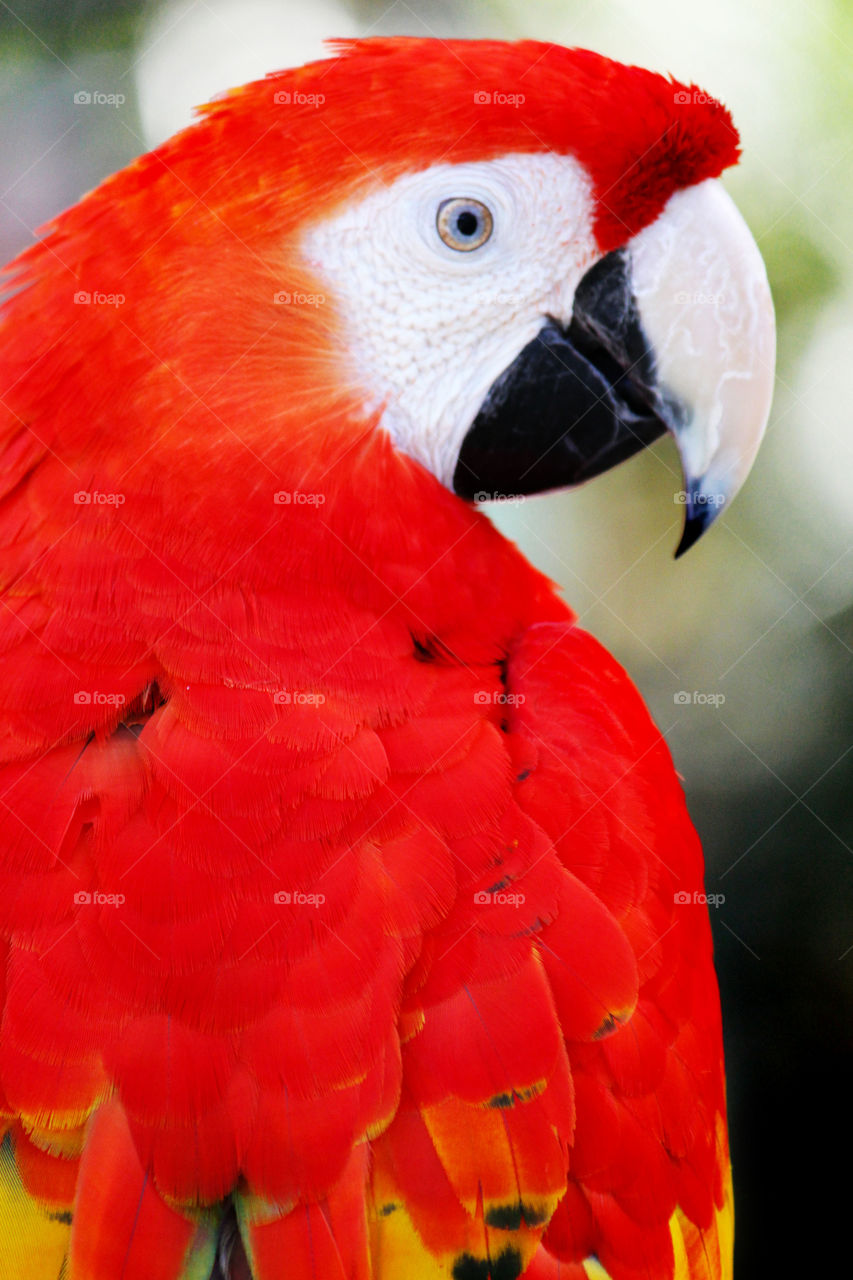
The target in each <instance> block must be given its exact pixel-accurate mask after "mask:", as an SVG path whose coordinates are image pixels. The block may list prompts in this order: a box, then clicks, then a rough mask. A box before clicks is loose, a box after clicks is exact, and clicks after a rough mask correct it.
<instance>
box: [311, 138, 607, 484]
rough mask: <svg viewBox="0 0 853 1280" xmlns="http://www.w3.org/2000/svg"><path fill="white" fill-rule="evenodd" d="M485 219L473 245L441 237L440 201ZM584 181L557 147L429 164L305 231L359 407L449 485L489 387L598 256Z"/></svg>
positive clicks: (559, 311) (567, 310)
mask: <svg viewBox="0 0 853 1280" xmlns="http://www.w3.org/2000/svg"><path fill="white" fill-rule="evenodd" d="M453 198H467V199H471V200H475V201H479V202H480V203H481V204H483V205H485V206H486V207H487V209H488V210H489V212H490V213H491V216H492V221H493V227H492V232H491V235H490V236H489V238H488V239H487V240H486V241H485V243H483V244H482V245H481V246H480V247H479V248H476V249H470V250H468V251H462V250H459V249H454V248H451V247H449V246H448V245H447V244H445V242H444V241H443V240H442V238H441V236H440V235H439V231H438V227H437V225H436V218H437V214H438V209H439V206H440V205H441V203H442V201H446V200H449V199H453ZM592 220H593V196H592V188H591V184H590V182H589V179H588V177H587V176H586V173H585V171H584V169H583V167H582V166H581V165H580V164H579V163H578V162H577V161H576V160H573V159H572V158H570V157H568V156H557V155H550V154H518V155H507V156H502V157H501V158H500V159H496V160H489V161H482V162H478V163H471V164H438V165H434V166H433V167H432V168H429V169H426V170H423V171H422V172H420V173H413V174H407V175H405V176H404V177H402V178H398V179H397V180H396V181H395V182H393V183H391V184H389V185H388V186H386V187H382V188H380V189H378V190H374V191H371V192H370V194H369V195H367V196H366V197H364V199H362V200H361V201H359V202H358V203H354V204H350V205H347V206H346V207H345V208H343V209H342V210H340V211H339V212H338V213H336V214H335V215H334V216H333V217H331V218H329V219H327V220H326V221H325V222H321V223H320V224H319V225H314V226H312V227H311V229H310V231H309V232H308V234H307V235H306V237H305V239H304V241H303V245H302V250H303V255H304V258H305V260H306V262H307V263H308V264H309V265H310V266H311V267H312V269H313V270H314V271H315V273H316V274H317V275H318V276H319V277H320V279H321V280H322V281H323V282H324V283H325V284H326V286H327V287H328V290H329V293H330V294H333V295H334V298H335V301H336V304H337V306H338V309H339V312H340V315H341V316H342V317H343V318H344V320H345V324H346V327H347V336H348V347H349V351H350V353H351V360H352V366H351V367H352V371H353V374H354V376H355V377H356V379H357V380H358V382H359V383H360V384H361V385H362V387H363V388H364V391H365V393H366V397H367V408H368V409H369V410H375V409H377V408H380V407H381V408H382V417H381V422H382V425H383V426H384V428H385V429H386V430H387V431H388V433H389V434H390V436H391V438H392V439H393V440H394V442H395V444H396V445H397V446H398V448H400V449H402V450H403V451H404V452H405V453H407V454H409V455H410V456H411V457H413V458H416V459H417V460H418V461H419V462H421V463H423V465H424V466H426V467H428V468H429V470H430V471H432V472H433V473H434V474H435V475H436V476H438V478H439V479H440V480H441V481H442V482H443V483H444V484H446V485H448V487H450V486H452V481H453V474H454V471H455V469H456V463H457V460H458V457H459V451H460V449H461V446H462V441H463V439H464V437H465V435H466V433H467V432H468V430H469V428H470V427H471V424H472V423H473V421H474V419H475V417H476V416H477V413H478V411H479V409H480V407H481V405H482V404H483V401H484V400H485V398H486V395H487V394H488V391H489V388H490V387H491V386H492V383H493V382H494V381H495V380H496V379H497V378H498V377H499V376H500V374H501V373H503V371H504V370H505V369H506V368H507V366H508V365H510V364H511V363H512V361H513V360H514V359H515V357H516V356H517V355H518V354H519V352H520V351H521V350H522V349H523V348H524V347H525V346H526V345H527V343H528V342H530V341H531V340H532V339H533V338H534V337H535V336H536V334H537V333H538V332H539V330H540V329H541V328H542V325H543V323H544V321H545V319H546V318H547V317H548V316H553V317H554V318H555V319H557V320H560V321H563V322H568V320H569V319H570V318H571V313H572V301H573V298H574V293H575V288H576V287H577V284H578V282H579V280H580V279H581V277H582V276H583V275H584V273H585V272H586V271H587V269H588V268H589V267H590V266H591V265H592V263H593V262H594V261H595V260H596V259H597V258H598V257H600V256H601V255H600V250H599V249H598V247H597V245H596V243H595V239H594V236H593V230H592Z"/></svg>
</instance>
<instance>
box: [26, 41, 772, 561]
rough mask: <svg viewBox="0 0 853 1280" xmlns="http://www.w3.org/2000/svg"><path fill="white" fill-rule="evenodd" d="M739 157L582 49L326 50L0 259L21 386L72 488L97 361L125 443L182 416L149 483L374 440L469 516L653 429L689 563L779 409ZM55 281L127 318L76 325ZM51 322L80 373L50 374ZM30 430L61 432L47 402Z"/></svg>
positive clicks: (222, 103)
mask: <svg viewBox="0 0 853 1280" xmlns="http://www.w3.org/2000/svg"><path fill="white" fill-rule="evenodd" d="M737 157H738V136H737V133H736V131H735V129H734V126H733V124H732V121H731V118H730V116H729V114H728V112H727V111H726V109H725V108H724V107H722V106H721V105H720V104H719V103H718V102H716V101H714V100H713V99H711V98H709V97H708V96H707V95H706V94H704V93H702V92H701V91H700V90H698V89H697V88H695V87H694V86H685V85H681V84H679V83H677V82H675V81H673V80H671V79H668V78H666V77H664V76H661V75H657V74H654V73H652V72H649V71H645V70H642V69H640V68H636V67H629V66H624V65H621V64H619V63H616V62H613V61H611V60H609V59H607V58H604V57H602V56H599V55H597V54H595V53H590V52H585V51H582V50H577V49H564V48H560V47H557V46H554V45H545V44H539V43H535V42H532V41H523V42H519V43H516V44H506V43H503V42H490V41H475V42H466V41H430V40H418V39H371V40H366V41H357V42H354V43H352V44H347V45H338V46H336V47H335V56H334V57H332V58H330V59H329V60H327V61H323V62H318V63H314V64H311V65H309V66H305V67H301V68H298V69H297V70H294V71H288V72H281V73H277V74H275V75H273V76H271V77H269V78H268V79H266V80H265V81H261V82H256V83H254V84H251V85H247V86H246V87H244V88H243V89H240V90H237V91H235V92H233V93H230V94H228V95H226V96H224V97H222V98H220V99H217V100H216V101H215V102H213V103H212V104H210V105H209V106H208V107H206V108H204V109H203V116H202V119H201V120H200V121H199V122H198V123H196V124H195V125H194V126H192V127H191V128H190V129H188V130H186V131H184V132H183V133H181V134H178V135H177V136H176V137H175V138H174V139H172V140H170V141H169V142H168V143H166V144H164V145H163V146H162V147H160V148H159V149H158V150H157V151H154V152H152V153H150V154H149V155H147V156H144V157H142V158H141V159H140V160H139V161H137V162H136V163H135V164H134V165H131V166H130V167H129V168H128V169H126V170H124V171H123V172H122V173H121V174H119V175H117V176H116V177H114V178H112V179H110V180H109V181H108V182H107V183H105V184H103V185H102V186H101V187H100V188H99V189H98V190H97V191H96V192H94V193H93V194H91V195H90V196H88V197H86V198H85V199H84V200H83V201H81V203H80V204H79V205H78V206H76V207H75V209H74V210H71V211H70V212H69V213H68V214H66V215H63V216H62V217H61V218H60V219H58V220H57V222H56V223H55V224H54V225H53V227H52V229H50V231H49V234H48V235H47V237H46V239H45V240H44V241H43V242H42V244H41V245H37V246H35V247H34V249H32V250H30V251H29V252H28V253H27V254H25V255H23V257H22V258H21V259H19V262H18V264H17V265H16V268H15V269H16V272H17V274H18V276H19V278H20V282H21V283H26V284H29V285H30V288H29V289H27V290H26V291H25V293H26V295H27V297H28V298H29V301H25V300H24V298H22V297H19V298H17V299H15V300H14V301H13V306H16V307H17V308H18V310H17V314H18V315H19V316H21V317H23V314H24V311H25V310H27V309H28V310H29V311H30V314H31V316H36V315H37V316H38V323H39V332H40V333H41V334H42V339H41V341H42V348H41V350H40V352H39V353H38V360H37V361H36V365H35V366H33V361H32V353H31V352H30V351H27V352H26V355H24V353H22V355H21V364H22V367H23V364H24V362H25V359H26V361H28V362H29V363H28V365H27V367H28V368H29V367H33V368H35V372H34V373H32V374H27V375H25V376H24V378H23V380H24V382H25V383H26V381H28V380H29V381H30V382H32V379H33V378H40V379H41V382H40V384H39V385H40V386H47V387H49V388H55V387H56V386H57V385H62V386H63V387H69V386H71V385H72V384H73V385H74V386H75V388H76V391H75V401H76V406H77V413H76V422H77V426H76V428H75V427H70V426H68V425H67V423H66V426H65V427H64V436H63V440H62V451H64V452H67V451H68V450H70V451H71V452H72V453H73V451H74V447H75V444H74V442H75V439H76V440H77V442H78V443H79V446H80V450H82V453H81V452H78V454H76V455H75V456H74V459H73V460H72V461H73V467H74V470H75V472H78V473H79V471H80V467H81V457H82V456H83V454H85V453H86V452H87V451H88V454H89V455H92V447H91V441H92V440H93V439H95V438H97V439H99V440H100V444H99V445H98V446H97V448H96V449H95V451H94V455H92V456H95V455H97V456H98V457H103V456H104V454H105V451H107V450H108V448H109V441H110V440H114V439H115V435H116V432H115V421H116V414H117V405H116V403H115V396H116V387H115V377H114V374H112V373H111V376H110V377H109V378H107V377H104V376H99V374H98V362H99V361H100V362H103V363H104V364H106V365H108V366H109V368H110V370H111V371H113V370H115V369H116V368H121V370H122V375H123V384H124V394H125V395H126V397H127V405H126V406H124V411H123V413H122V428H121V432H120V435H121V438H122V441H123V444H124V445H125V446H127V447H128V448H129V447H130V445H129V442H130V441H131V439H132V438H133V436H134V434H136V436H137V440H136V444H137V446H138V448H137V452H138V453H139V454H141V455H144V456H148V455H152V456H153V446H152V437H151V427H150V423H151V422H152V421H162V420H163V418H164V414H165V415H166V416H168V417H170V420H171V419H174V420H175V421H176V422H181V421H182V422H183V424H184V425H183V427H181V428H180V429H178V430H177V431H174V432H173V431H172V430H171V428H170V430H169V431H168V432H162V433H161V437H160V438H158V442H157V449H156V461H157V472H158V474H159V476H160V477H161V478H162V477H163V475H164V474H165V472H166V471H167V470H168V459H169V458H170V457H171V458H172V459H173V460H174V458H176V457H178V456H179V454H180V457H181V459H183V460H185V459H186V456H187V453H188V451H189V452H190V453H191V452H192V451H193V450H194V449H195V450H196V451H197V454H198V457H197V458H196V461H197V463H198V468H199V469H200V470H201V471H204V470H205V468H207V470H208V471H209V470H210V468H211V467H216V465H217V463H216V459H215V452H216V451H215V448H214V447H213V445H214V443H215V444H216V445H217V447H220V446H221V447H226V446H228V445H229V444H230V445H232V446H233V442H234V438H235V437H239V439H240V442H241V445H244V446H245V447H246V449H248V450H249V451H250V453H251V455H252V457H253V458H255V459H257V458H259V457H260V458H262V459H264V462H265V464H266V463H267V462H269V463H270V465H273V466H274V467H278V466H279V464H280V462H281V459H282V457H283V456H284V453H286V452H287V451H290V453H291V455H292V456H293V457H294V458H295V457H296V456H297V454H298V452H299V449H300V447H304V449H305V450H308V451H310V452H311V453H312V454H313V456H314V457H315V458H316V457H320V456H321V455H322V458H323V464H324V468H325V472H324V474H330V473H332V472H334V471H335V469H336V467H338V464H339V462H340V460H341V459H349V461H350V462H351V461H352V458H353V456H355V453H357V452H358V449H359V448H360V447H361V445H360V444H359V442H360V441H361V440H362V439H363V438H364V437H365V436H366V435H369V436H371V437H372V438H373V439H378V438H381V439H382V440H383V447H384V448H386V455H387V453H388V449H387V446H388V445H389V443H390V445H391V449H390V453H391V454H392V455H393V456H394V457H395V458H396V459H397V461H398V463H399V461H400V459H404V460H405V461H406V465H407V466H409V467H410V468H411V467H412V466H416V467H420V468H425V469H426V471H428V472H430V473H432V476H433V477H435V479H437V480H438V481H439V482H440V484H441V485H443V486H445V488H446V489H447V490H449V491H451V492H453V493H455V494H456V495H458V496H459V497H461V498H462V499H465V500H468V501H474V502H477V501H481V500H484V499H486V498H492V497H501V496H510V495H520V494H532V493H539V492H544V491H547V490H551V489H556V488H560V487H564V486H571V485H575V484H578V483H581V482H583V481H585V480H587V479H589V478H590V477H592V476H595V475H596V474H599V473H601V472H602V471H604V470H606V469H608V468H609V467H611V466H613V465H615V464H616V463H618V462H620V461H622V460H624V459H626V458H628V457H630V456H631V455H632V454H634V453H635V452H636V451H638V450H639V449H641V448H643V447H644V446H645V445H647V444H649V443H650V442H652V441H653V440H655V439H656V438H657V437H659V436H660V435H662V434H663V433H664V432H670V433H671V434H672V435H673V436H674V438H675V441H676V443H677V446H678V448H679V451H680V455H681V460H682V466H683V471H684V489H683V491H682V493H681V495H680V498H681V500H682V501H683V502H684V506H685V516H686V520H685V527H684V532H683V536H682V540H681V544H680V547H679V552H680V551H683V550H685V549H686V548H687V547H689V546H690V545H691V544H692V543H693V542H694V541H695V540H696V538H697V537H698V536H699V535H700V534H701V533H702V532H703V531H704V529H705V528H707V526H708V525H709V524H710V523H711V521H712V520H713V519H714V518H715V517H716V516H717V515H719V514H720V512H721V511H722V510H723V509H725V507H726V506H727V505H728V503H729V502H730V500H731V498H732V496H733V495H734V493H735V492H736V491H737V489H738V488H739V486H740V485H741V483H742V482H743V480H744V477H745V476H746V474H747V472H748V470H749V468H750V466H751V463H752V461H753V458H754V456H755V453H756V450H757V448H758V445H759V442H760V439H761V436H762V433H763V431H764V427H765V425H766V420H767V416H768V413H769V405H770V398H771V389H772V380H773V359H774V326H773V311H772V303H771V300H770V294H769V289H768V285H767V280H766V275H765V272H764V267H763V264H762V261H761V258H760V255H759V253H758V250H757V248H756V246H755V243H754V241H753V239H752V237H751V236H750V234H749V232H748V230H747V229H746V226H745V224H744V222H743V220H742V219H741V217H740V215H739V213H738V212H737V210H736V209H735V207H734V205H733V203H732V201H731V199H730V198H729V196H728V195H727V194H726V192H725V191H724V190H723V188H722V187H721V185H720V184H719V182H718V181H717V179H718V176H719V174H720V173H721V172H722V171H723V170H724V169H725V168H726V167H728V166H730V165H731V164H733V163H735V162H736V160H737ZM62 270H66V271H68V272H69V273H70V284H69V289H68V291H67V293H68V297H67V298H64V299H63V298H61V297H60V292H59V291H57V290H56V288H55V287H54V285H55V277H56V273H57V272H58V271H62ZM48 277H50V278H52V280H53V282H54V283H53V285H52V284H51V283H50V280H49V279H48ZM72 284H73V286H74V291H75V292H74V296H75V301H76V297H77V292H80V291H82V292H84V293H86V295H87V296H91V297H94V294H93V293H92V290H93V289H97V288H98V287H99V286H100V288H101V290H102V292H103V291H104V290H106V294H105V296H107V297H111V296H113V294H115V295H116V296H119V297H120V298H121V299H122V302H123V304H124V305H121V306H120V307H119V306H116V307H114V308H110V307H109V306H108V305H107V306H97V307H96V306H94V305H88V306H85V307H83V306H76V307H73V306H71V305H70V301H71V294H72V288H71V285H72ZM110 291H112V292H110ZM72 325H73V328H74V337H75V344H76V349H77V350H78V351H79V350H80V348H81V346H82V348H83V349H84V350H86V351H88V352H89V353H91V354H90V358H89V359H88V361H84V362H83V363H82V364H81V362H80V359H79V356H77V357H74V358H73V360H72V358H71V357H67V356H63V355H62V354H61V352H62V351H63V350H65V349H66V348H67V345H68V344H67V343H66V344H64V343H63V342H62V341H61V339H62V338H63V335H65V334H67V333H68V331H69V326H72ZM11 340H12V342H13V343H14V341H15V338H14V333H13V334H12V339H11ZM12 363H13V364H14V358H13V359H12ZM71 364H73V368H72V367H70V366H71ZM39 394H41V393H39ZM38 399H39V395H37V394H35V393H32V394H30V395H29V397H28V399H27V403H26V410H27V418H28V420H29V421H31V422H36V421H37V419H38V405H37V403H36V401H38ZM42 400H44V397H43V396H42ZM43 418H44V420H45V421H44V424H43V430H44V435H45V436H47V437H50V436H51V432H54V435H55V428H54V427H52V426H51V423H53V422H55V420H56V414H55V405H53V404H48V403H47V402H46V401H45V402H44V412H43ZM202 419H204V420H202ZM341 423H346V424H347V425H346V429H345V430H344V429H342V428H341V426H340V424H341ZM97 424H101V427H100V428H98V426H97ZM40 438H44V436H42V437H40ZM202 442H203V443H202ZM48 443H50V441H48ZM56 447H59V446H58V445H57V446H56ZM176 451H177V452H176ZM202 452H203V453H204V458H203V459H202V457H201V454H202ZM69 465H71V464H69ZM144 465H145V464H144V461H143V462H141V463H140V464H139V466H140V467H142V469H143V470H144ZM294 465H298V464H294ZM93 466H94V463H93ZM152 474H153V472H152ZM153 483H154V481H153V480H152V481H151V482H150V486H149V487H151V486H153Z"/></svg>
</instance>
